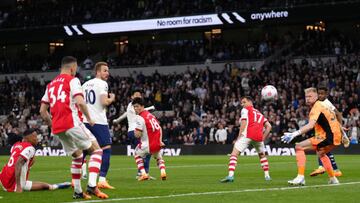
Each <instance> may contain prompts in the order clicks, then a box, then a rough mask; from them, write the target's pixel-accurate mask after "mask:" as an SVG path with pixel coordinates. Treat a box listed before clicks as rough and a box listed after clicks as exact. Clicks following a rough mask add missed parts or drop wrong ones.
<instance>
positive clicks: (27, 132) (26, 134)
mask: <svg viewBox="0 0 360 203" xmlns="http://www.w3.org/2000/svg"><path fill="white" fill-rule="evenodd" d="M34 132H37V130H36V129H34V128H29V129H27V130H25V132H24V133H23V137H26V136H28V135H31V134H33V133H34Z"/></svg>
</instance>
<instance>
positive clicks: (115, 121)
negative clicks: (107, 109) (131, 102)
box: [113, 112, 127, 123]
mask: <svg viewBox="0 0 360 203" xmlns="http://www.w3.org/2000/svg"><path fill="white" fill-rule="evenodd" d="M126 116H127V113H126V112H125V113H123V114H122V115H121V116H119V117H118V118H117V119H114V120H113V123H120V122H121V121H122V120H124V119H125V118H126Z"/></svg>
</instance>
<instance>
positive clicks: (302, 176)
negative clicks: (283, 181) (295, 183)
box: [297, 174, 305, 178]
mask: <svg viewBox="0 0 360 203" xmlns="http://www.w3.org/2000/svg"><path fill="white" fill-rule="evenodd" d="M297 178H305V176H304V175H300V174H298V175H297Z"/></svg>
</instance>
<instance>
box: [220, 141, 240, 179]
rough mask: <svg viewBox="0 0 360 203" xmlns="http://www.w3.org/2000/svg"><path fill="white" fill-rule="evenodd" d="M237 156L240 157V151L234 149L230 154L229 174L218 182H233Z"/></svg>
mask: <svg viewBox="0 0 360 203" xmlns="http://www.w3.org/2000/svg"><path fill="white" fill-rule="evenodd" d="M239 155H240V151H239V150H237V149H236V148H235V147H234V148H233V151H232V152H231V155H230V160H229V165H228V171H229V174H228V176H226V177H225V178H224V179H222V180H220V182H222V183H228V182H234V174H235V168H236V165H237V159H238V156H239Z"/></svg>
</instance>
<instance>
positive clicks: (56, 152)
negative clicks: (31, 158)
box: [35, 147, 66, 156]
mask: <svg viewBox="0 0 360 203" xmlns="http://www.w3.org/2000/svg"><path fill="white" fill-rule="evenodd" d="M35 156H66V153H65V151H64V150H63V149H51V147H44V148H42V149H37V150H36V152H35Z"/></svg>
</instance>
